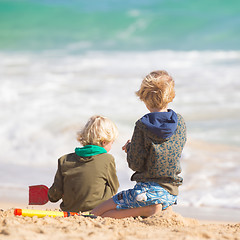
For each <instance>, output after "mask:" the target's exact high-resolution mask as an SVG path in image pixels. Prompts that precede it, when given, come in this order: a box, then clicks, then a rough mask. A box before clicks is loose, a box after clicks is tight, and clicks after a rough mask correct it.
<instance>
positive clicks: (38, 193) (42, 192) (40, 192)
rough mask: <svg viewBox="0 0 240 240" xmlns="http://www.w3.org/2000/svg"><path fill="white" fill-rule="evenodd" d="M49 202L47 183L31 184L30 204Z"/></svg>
mask: <svg viewBox="0 0 240 240" xmlns="http://www.w3.org/2000/svg"><path fill="white" fill-rule="evenodd" d="M47 202H48V187H47V186H45V185H34V186H29V203H28V204H29V205H44V204H46V203H47Z"/></svg>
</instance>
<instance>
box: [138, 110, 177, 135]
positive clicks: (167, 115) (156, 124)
mask: <svg viewBox="0 0 240 240" xmlns="http://www.w3.org/2000/svg"><path fill="white" fill-rule="evenodd" d="M141 122H142V123H143V124H144V125H145V126H147V128H148V129H149V130H150V131H151V132H153V133H155V134H156V135H157V136H159V137H160V138H162V139H166V138H170V137H171V136H172V135H173V134H174V132H175V131H176V129H177V123H178V117H177V114H176V113H175V112H174V111H173V110H171V109H168V112H152V113H148V114H146V115H144V116H143V117H142V118H141Z"/></svg>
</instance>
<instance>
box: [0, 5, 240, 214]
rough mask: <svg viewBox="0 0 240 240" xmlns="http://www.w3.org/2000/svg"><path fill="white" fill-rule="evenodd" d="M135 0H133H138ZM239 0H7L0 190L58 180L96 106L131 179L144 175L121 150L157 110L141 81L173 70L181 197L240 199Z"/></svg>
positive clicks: (23, 191)
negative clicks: (183, 132) (184, 133)
mask: <svg viewBox="0 0 240 240" xmlns="http://www.w3.org/2000/svg"><path fill="white" fill-rule="evenodd" d="M127 3H128V4H127ZM239 7H240V4H239V2H238V1H233V0H232V1H228V2H225V1H224V2H221V4H220V3H219V1H214V0H213V1H211V3H210V2H209V1H201V2H200V1H199V2H196V1H195V2H193V1H189V0H183V1H177V0H175V1H173V0H172V1H153V0H151V1H143V0H142V1H121V2H116V1H101V3H100V2H98V1H93V0H91V1H87V2H86V1H71V2H69V1H63V0H62V1H51V2H50V1H37V0H36V1H2V0H0V109H1V114H0V146H1V150H0V164H1V168H0V169H1V170H0V200H4V201H5V200H8V201H9V200H11V201H14V200H15V201H16V200H22V201H25V202H26V203H27V198H28V186H29V185H35V184H45V185H47V186H50V185H51V184H52V181H53V178H54V175H55V172H56V168H57V159H58V158H59V157H60V156H61V155H63V154H66V153H69V152H72V151H73V150H74V148H75V147H76V146H78V142H77V141H76V132H77V131H78V130H79V129H80V128H81V127H82V126H83V125H84V124H85V123H86V121H87V120H88V118H89V117H90V116H92V115H94V114H102V115H105V116H107V117H109V118H111V119H112V120H113V121H115V123H116V125H117V126H118V129H119V133H120V134H119V137H118V139H117V140H116V142H115V143H114V145H113V148H112V150H111V153H112V154H113V155H114V157H115V160H116V164H117V174H118V177H119V180H120V190H122V189H126V188H129V187H132V186H133V184H134V183H133V182H131V181H130V176H131V174H132V171H131V170H130V169H129V168H128V166H127V163H126V155H125V153H124V152H123V151H122V150H121V147H122V146H123V145H124V144H125V142H126V141H127V140H128V139H130V138H131V135H132V132H133V128H134V123H135V121H136V120H137V119H139V118H140V117H141V116H142V115H143V114H145V113H147V109H146V108H145V106H144V104H143V103H142V102H140V101H139V100H138V99H137V98H136V96H135V91H136V90H138V88H139V86H140V84H141V81H142V79H143V78H144V76H145V75H147V74H148V73H149V72H150V71H152V70H156V69H165V70H167V71H168V72H169V73H170V74H171V75H172V76H173V78H174V79H175V83H176V97H175V99H174V101H173V103H171V104H170V105H169V108H172V109H174V110H175V111H176V112H179V113H180V114H181V115H182V116H183V117H184V118H185V120H186V123H187V129H188V142H187V144H186V147H185V149H184V152H183V155H182V159H181V163H182V173H181V176H182V177H183V178H184V184H183V186H181V187H180V195H179V199H178V205H180V206H193V207H203V206H204V207H208V206H215V207H222V208H238V209H239V208H240V177H239V176H240V165H239V159H240V104H239V103H240V77H239V76H240V47H239V42H240V31H239V28H238V26H239V23H240V17H239V14H238V13H239V11H238V10H239Z"/></svg>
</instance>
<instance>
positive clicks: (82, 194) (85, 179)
mask: <svg viewBox="0 0 240 240" xmlns="http://www.w3.org/2000/svg"><path fill="white" fill-rule="evenodd" d="M118 187H119V182H118V178H117V175H116V167H115V161H114V158H113V156H112V155H111V154H108V153H107V151H106V150H105V149H104V148H102V147H99V146H95V145H86V146H84V147H82V148H76V149H75V153H70V154H67V155H64V156H62V157H61V158H60V159H59V160H58V170H57V173H56V175H55V179H54V183H53V185H52V186H51V187H50V189H49V191H48V198H49V200H50V201H51V202H57V201H58V200H60V199H62V203H61V204H60V207H61V209H62V210H63V211H71V212H79V211H81V212H83V211H90V210H92V209H93V208H94V207H96V206H98V205H99V204H100V203H102V202H103V201H105V200H108V199H109V198H111V197H112V196H113V195H114V194H116V192H117V189H118Z"/></svg>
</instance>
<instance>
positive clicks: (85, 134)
mask: <svg viewBox="0 0 240 240" xmlns="http://www.w3.org/2000/svg"><path fill="white" fill-rule="evenodd" d="M117 135H118V130H117V127H116V125H115V124H114V123H113V122H112V121H111V120H110V119H108V118H106V117H103V116H99V115H95V116H92V117H91V118H90V119H89V120H88V122H87V123H86V125H85V126H84V128H83V129H82V130H81V131H80V132H78V133H77V140H78V141H79V142H80V143H81V144H82V145H83V146H85V145H97V146H100V147H102V142H103V141H106V142H111V141H114V140H115V139H116V138H117Z"/></svg>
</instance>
